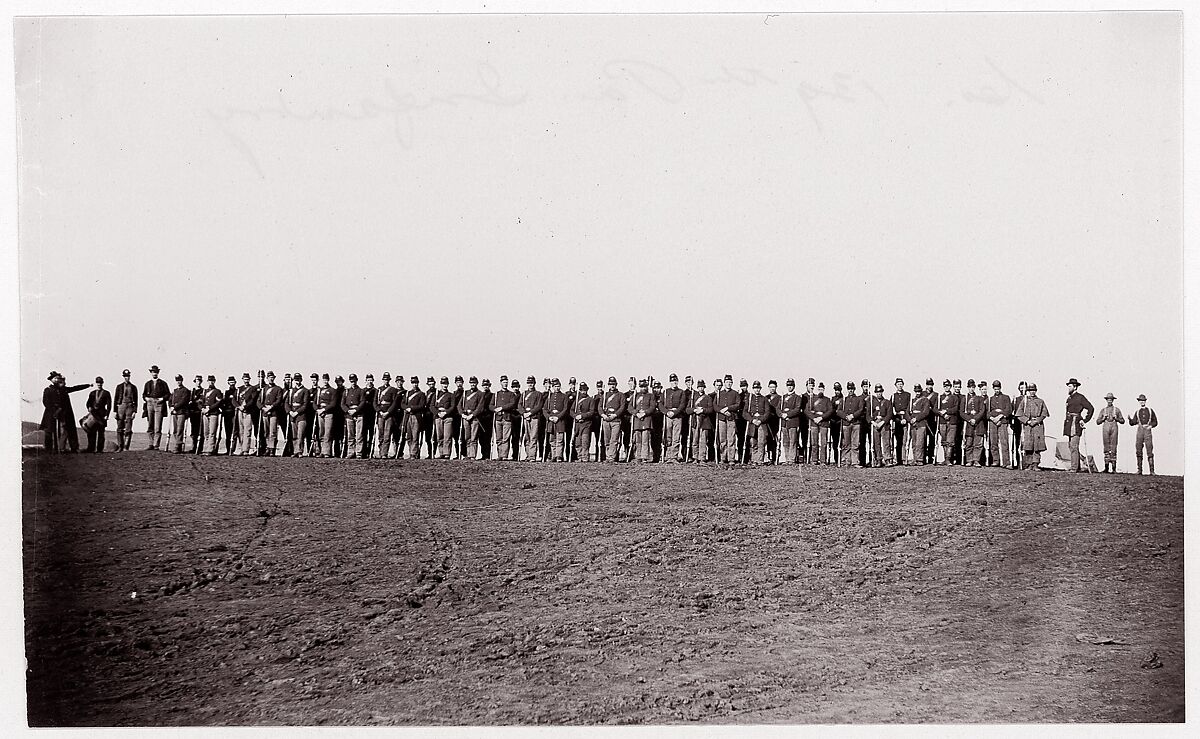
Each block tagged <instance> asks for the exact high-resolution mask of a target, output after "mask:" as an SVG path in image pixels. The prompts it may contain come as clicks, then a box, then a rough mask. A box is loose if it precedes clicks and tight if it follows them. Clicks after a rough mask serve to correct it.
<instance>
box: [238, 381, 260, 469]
mask: <svg viewBox="0 0 1200 739" xmlns="http://www.w3.org/2000/svg"><path fill="white" fill-rule="evenodd" d="M233 403H234V408H235V411H236V413H237V432H236V433H237V438H238V445H237V449H236V450H235V451H234V454H237V455H239V456H246V457H248V456H251V455H256V454H258V439H257V438H256V437H257V436H258V423H259V421H258V386H257V385H251V384H250V373H249V372H243V373H242V384H241V385H239V386H238V388H237V390H236V391H235V393H234V396H233Z"/></svg>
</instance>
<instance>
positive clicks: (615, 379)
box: [608, 376, 617, 385]
mask: <svg viewBox="0 0 1200 739" xmlns="http://www.w3.org/2000/svg"><path fill="white" fill-rule="evenodd" d="M608 384H610V385H616V384H617V378H615V377H612V376H610V377H609V378H608Z"/></svg>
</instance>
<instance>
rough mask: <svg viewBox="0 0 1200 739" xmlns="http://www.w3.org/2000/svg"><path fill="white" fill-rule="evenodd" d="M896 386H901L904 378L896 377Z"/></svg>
mask: <svg viewBox="0 0 1200 739" xmlns="http://www.w3.org/2000/svg"><path fill="white" fill-rule="evenodd" d="M896 384H897V385H903V384H904V378H903V377H897V378H896Z"/></svg>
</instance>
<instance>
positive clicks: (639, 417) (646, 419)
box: [629, 380, 658, 462]
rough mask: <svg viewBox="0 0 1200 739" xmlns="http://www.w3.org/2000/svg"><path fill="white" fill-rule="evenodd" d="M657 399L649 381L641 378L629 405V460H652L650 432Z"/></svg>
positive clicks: (652, 427)
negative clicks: (630, 434) (630, 430)
mask: <svg viewBox="0 0 1200 739" xmlns="http://www.w3.org/2000/svg"><path fill="white" fill-rule="evenodd" d="M657 405H658V403H657V401H656V400H655V398H654V392H653V390H651V389H650V387H649V383H648V382H647V381H646V380H642V381H640V382H639V383H638V390H637V392H635V393H634V394H633V402H632V403H631V404H630V406H629V415H630V425H631V428H632V430H633V437H632V439H631V441H630V447H629V461H630V462H632V461H634V460H635V459H636V460H637V461H638V462H653V461H654V450H653V448H652V446H651V442H652V440H651V432H652V431H653V429H654V412H655V410H656V409H657Z"/></svg>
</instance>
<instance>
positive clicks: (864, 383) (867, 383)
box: [859, 380, 871, 387]
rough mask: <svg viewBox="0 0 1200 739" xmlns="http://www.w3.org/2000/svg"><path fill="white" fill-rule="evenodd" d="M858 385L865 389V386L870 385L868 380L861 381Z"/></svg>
mask: <svg viewBox="0 0 1200 739" xmlns="http://www.w3.org/2000/svg"><path fill="white" fill-rule="evenodd" d="M859 384H860V385H862V386H863V387H867V386H868V385H870V384H871V383H870V381H869V380H863V381H862V382H860V383H859Z"/></svg>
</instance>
